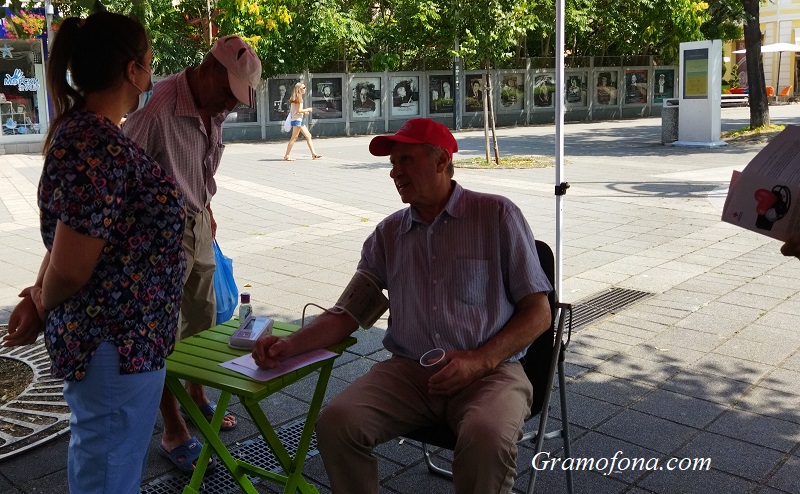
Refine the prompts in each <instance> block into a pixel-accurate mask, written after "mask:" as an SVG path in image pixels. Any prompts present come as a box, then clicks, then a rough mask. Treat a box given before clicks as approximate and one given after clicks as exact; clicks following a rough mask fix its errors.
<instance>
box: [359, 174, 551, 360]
mask: <svg viewBox="0 0 800 494" xmlns="http://www.w3.org/2000/svg"><path fill="white" fill-rule="evenodd" d="M358 269H365V270H367V271H369V272H370V273H372V274H374V275H375V276H376V277H377V278H378V279H379V280H380V282H381V283H382V285H383V286H384V287H386V289H387V290H388V292H389V326H388V328H387V331H386V336H385V337H384V339H383V344H384V346H385V347H386V349H387V350H389V351H390V352H392V353H393V354H395V355H400V356H403V357H408V358H412V359H419V357H421V356H422V354H423V353H425V352H426V351H428V350H430V349H432V348H436V347H440V348H444V349H445V350H473V349H476V348H479V347H480V346H481V345H483V344H484V343H486V342H487V341H488V340H489V339H491V338H492V336H494V335H495V334H497V333H498V332H499V331H500V330H501V329H502V328H503V326H504V325H505V324H506V322H508V320H509V319H510V318H511V316H512V315H513V314H514V305H515V304H516V303H517V302H519V301H520V300H521V299H522V298H523V297H525V296H526V295H529V294H532V293H538V292H549V291H550V290H551V289H552V287H551V285H550V282H549V281H548V279H547V276H546V275H545V273H544V271H542V268H541V266H540V265H539V258H538V256H537V254H536V245H535V243H534V239H533V234H532V233H531V229H530V227H529V226H528V223H527V222H526V221H525V218H524V217H523V215H522V212H521V211H520V210H519V208H518V207H517V206H516V205H515V204H514V203H512V202H511V201H510V200H508V199H506V198H505V197H502V196H497V195H491V194H483V193H479V192H473V191H470V190H466V189H464V188H462V187H461V186H460V185H459V184H457V183H456V184H455V188H454V190H453V193H452V195H451V197H450V200H449V201H448V203H447V205H446V206H445V209H444V210H443V211H442V212H441V213H440V214H439V216H437V217H436V219H435V220H434V221H433V223H431V224H427V223H425V222H423V221H422V220H421V219H420V217H419V215H418V214H417V211H416V210H415V209H414V208H413V207H409V208H406V209H403V210H400V211H397V212H396V213H393V214H392V215H390V216H389V217H387V218H386V219H384V220H383V221H381V222H380V223H379V224H378V226H377V227H376V228H375V231H374V232H373V233H372V234H371V235H370V236H369V237H368V238H367V240H366V241H365V242H364V246H363V248H362V250H361V261H360V262H359V264H358ZM524 353H525V352H524V351H522V352H520V353H519V354H517V355H514V356H513V357H512V358H511V359H510V360H512V361H514V360H519V359H520V358H521V357H522V356H523V355H524Z"/></svg>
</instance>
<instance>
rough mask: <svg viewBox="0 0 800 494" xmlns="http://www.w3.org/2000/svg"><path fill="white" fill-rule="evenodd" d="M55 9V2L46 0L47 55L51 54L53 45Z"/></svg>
mask: <svg viewBox="0 0 800 494" xmlns="http://www.w3.org/2000/svg"><path fill="white" fill-rule="evenodd" d="M54 13H55V10H54V9H53V2H51V1H50V0H44V17H45V21H46V22H47V24H46V26H45V27H46V29H47V56H48V57H49V56H50V47H51V46H53V14H54Z"/></svg>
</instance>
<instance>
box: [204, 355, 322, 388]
mask: <svg viewBox="0 0 800 494" xmlns="http://www.w3.org/2000/svg"><path fill="white" fill-rule="evenodd" d="M337 355H338V353H335V352H331V351H330V350H325V349H322V350H312V351H310V352H306V353H303V354H300V355H295V356H294V357H291V358H288V359H286V360H284V361H283V362H282V363H281V365H279V366H277V367H275V368H274V369H259V368H258V366H257V365H256V362H255V361H254V360H253V356H252V355H251V354H249V353H248V354H247V355H242V356H241V357H237V358H235V359H233V360H228V361H227V362H222V363H221V364H219V365H221V366H222V367H225V368H226V369H230V370H232V371H235V372H238V373H240V374H244V375H245V376H248V377H252V378H253V379H255V380H256V381H269V380H270V379H275V378H276V377H278V376H282V375H284V374H288V373H289V372H292V371H295V370H297V369H302V368H303V367H305V366H307V365H309V364H313V363H314V362H319V361H320V360H325V359H329V358H331V357H335V356H337Z"/></svg>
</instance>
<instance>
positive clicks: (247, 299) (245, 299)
mask: <svg viewBox="0 0 800 494" xmlns="http://www.w3.org/2000/svg"><path fill="white" fill-rule="evenodd" d="M241 302H242V303H243V304H249V303H250V294H249V293H247V292H242V294H241Z"/></svg>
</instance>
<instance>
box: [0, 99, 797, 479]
mask: <svg viewBox="0 0 800 494" xmlns="http://www.w3.org/2000/svg"><path fill="white" fill-rule="evenodd" d="M798 108H799V107H798V106H794V105H786V106H775V107H772V108H771V109H770V110H771V115H772V119H773V121H774V122H775V123H784V124H790V123H797V116H798V114H799V112H798ZM722 118H723V130H726V129H733V128H739V127H743V126H745V125H747V123H748V119H749V113H748V109H747V108H744V109H740V108H730V109H723V110H722ZM498 135H499V147H500V150H501V152H502V153H505V154H537V155H552V154H553V149H554V128H553V127H552V126H537V127H515V128H502V129H498ZM565 136H566V137H565V140H566V160H567V165H566V167H565V170H564V180H566V181H568V182H569V183H570V185H571V187H570V189H569V192H568V193H567V195H566V196H565V198H564V203H563V210H564V229H563V236H562V239H563V243H564V249H563V271H562V275H563V280H564V281H563V290H562V300H563V301H566V302H571V303H573V304H580V303H581V301H582V300H586V299H587V298H590V297H592V296H594V295H596V294H598V293H601V292H603V291H605V290H608V289H609V288H612V287H617V288H624V289H631V290H639V291H644V292H648V293H651V294H652V295H651V296H649V297H647V298H645V299H643V300H641V301H639V302H637V303H635V304H633V305H631V306H628V307H627V308H625V309H623V310H620V311H618V312H617V313H614V314H612V315H609V316H607V317H604V318H601V319H598V320H595V321H593V322H592V323H591V324H588V325H586V326H583V327H581V328H580V330H578V331H577V332H576V333H575V334H573V337H572V341H571V344H570V346H569V351H568V354H567V374H568V383H567V386H566V387H567V397H568V403H569V421H570V424H571V428H572V453H573V455H574V456H576V457H583V458H595V459H596V460H599V459H601V458H611V457H613V456H614V455H615V454H617V455H618V458H627V459H634V458H645V459H650V458H657V459H659V461H660V465H661V466H662V467H664V466H665V465H666V462H667V460H668V459H670V458H673V457H675V458H679V459H681V458H690V459H693V458H710V459H711V468H710V470H707V471H691V470H689V471H678V470H676V471H668V470H667V469H666V468H664V469H660V470H635V469H632V468H625V467H624V465H625V463H622V462H620V463H618V466H620V467H622V468H618V469H615V471H613V472H611V473H609V472H608V469H606V470H605V471H578V472H575V486H576V492H580V493H637V494H641V493H665V494H666V493H669V494H674V493H764V494H776V493H797V492H800V475H798V473H799V472H800V384H798V383H800V334H798V333H797V331H796V328H797V320H798V314H800V262H799V261H798V260H797V259H794V258H785V257H783V256H782V255H781V254H780V252H779V246H780V243H779V242H776V241H773V240H770V239H768V238H767V237H764V236H761V235H758V234H755V233H752V232H748V231H745V230H742V229H738V228H735V227H733V226H731V225H728V224H725V223H722V222H720V220H719V218H720V212H721V207H722V202H723V201H724V197H725V192H726V184H727V182H728V180H729V178H730V175H731V171H732V170H734V169H742V168H743V167H744V166H745V165H746V164H747V162H748V161H749V160H750V159H751V158H752V157H753V156H754V155H755V154H756V153H757V152H758V150H759V149H760V148H761V147H762V146H759V145H730V146H727V147H723V148H717V149H686V148H674V147H669V146H662V145H661V144H660V142H659V141H660V136H661V121H660V119H654V118H645V119H638V120H624V121H605V122H591V123H572V124H568V125H567V126H566V127H565ZM456 137H457V140H458V145H459V149H460V150H461V151H460V152H459V154H458V155H457V157H464V156H481V155H482V154H483V145H484V138H483V133H482V131H479V130H468V131H462V132H458V133H457V134H456ZM369 140H370V136H355V137H337V138H320V139H318V140H317V142H316V147H317V149H318V150H319V151H320V152H321V153H322V154H323V155H324V159H321V160H313V161H312V160H311V157H310V155H308V154H305V149H304V147H303V146H299V147H297V150H298V154H297V156H296V158H297V161H294V162H291V163H287V162H284V161H282V159H281V158H282V156H283V152H284V149H285V142H283V141H281V142H259V143H231V144H228V145H227V148H226V150H225V154H224V157H223V162H222V165H221V167H220V170H219V173H218V175H217V178H218V180H217V182H218V186H219V192H218V194H217V196H216V197H215V199H214V201H213V207H214V214H215V218H216V220H217V222H218V224H219V230H218V239H219V241H220V245H221V247H222V249H223V251H224V252H225V253H226V254H227V255H228V256H230V257H231V258H233V262H234V271H235V275H236V278H237V282H238V283H239V285H240V289H242V288H243V287H244V285H245V284H250V285H252V287H248V290H249V291H250V292H251V294H252V301H253V308H254V310H255V312H256V313H259V314H264V315H269V316H271V317H274V318H276V319H280V320H288V321H293V322H299V321H300V316H301V313H302V311H303V306H304V305H305V304H307V303H309V302H314V303H317V304H320V305H330V304H332V303H333V302H335V300H336V299H337V298H338V295H339V293H340V292H341V290H342V287H343V286H344V285H345V284H346V283H347V281H348V280H349V278H350V276H351V274H352V272H353V270H354V268H355V265H356V262H357V260H358V257H359V252H360V247H361V243H362V241H363V240H364V238H365V237H366V236H367V235H368V234H369V232H370V231H371V229H372V228H373V227H374V226H375V224H376V223H377V222H378V221H380V220H381V219H382V218H384V217H385V216H386V215H387V214H389V213H391V212H393V211H395V210H397V209H399V208H401V207H402V204H401V203H400V201H399V198H398V196H397V193H396V191H395V190H394V188H393V186H392V183H391V181H390V179H389V177H388V173H389V166H388V161H387V159H386V158H376V157H373V156H371V155H369V153H368V151H367V145H368V142H369ZM41 163H42V159H41V157H40V156H36V155H5V156H0V323H5V322H7V320H8V316H9V314H10V311H11V309H12V308H13V305H14V304H15V300H16V295H17V293H18V292H19V291H20V290H21V289H22V288H23V287H25V286H27V285H28V284H29V283H30V282H31V281H32V280H33V279H34V278H35V275H36V271H37V269H38V265H39V261H40V259H41V255H42V252H43V247H42V244H41V239H40V236H39V232H38V228H37V225H38V222H37V218H38V217H37V207H36V185H37V183H38V177H39V173H40V171H41ZM455 178H456V180H458V181H459V182H460V183H461V184H462V185H464V186H465V187H467V188H472V189H476V190H481V191H488V192H494V193H500V194H503V195H506V196H508V197H510V198H511V199H513V200H514V201H515V202H516V203H517V204H518V205H519V206H520V207H521V208H522V210H523V211H524V212H525V214H526V216H527V218H528V221H529V222H530V224H531V227H532V229H533V231H534V234H535V235H536V237H537V238H539V239H541V240H545V241H546V242H548V243H550V245H551V246H554V245H555V242H556V233H557V232H556V226H555V201H554V196H553V185H554V171H553V169H552V168H547V169H529V170H500V171H487V170H474V169H457V170H456V175H455ZM312 312H313V310H312ZM385 327H386V319H385V318H384V319H381V320H379V321H378V323H377V324H376V327H375V328H373V329H371V330H369V331H359V332H358V333H357V334H356V336H357V338H358V340H359V342H358V344H357V345H356V346H355V347H353V348H351V349H350V351H349V352H348V353H347V354H345V355H344V356H343V358H341V359H340V360H339V361H338V363H337V367H336V368H335V370H334V373H333V376H332V378H331V382H330V385H329V389H328V399H329V398H330V397H331V396H334V395H335V394H336V393H338V392H339V391H341V390H342V389H343V388H344V387H345V386H346V385H347V383H348V382H350V381H352V380H353V379H355V378H356V377H357V376H359V375H361V374H362V373H363V372H364V371H365V370H367V369H368V368H369V367H370V366H371V365H372V364H373V363H374V362H376V361H379V360H382V359H385V358H386V357H387V352H386V351H384V350H383V349H382V346H381V337H382V328H385ZM311 385H312V383H311V382H310V381H302V382H300V383H298V384H295V385H293V386H290V387H289V388H287V389H286V390H284V392H282V393H280V394H277V395H275V396H272V397H270V398H269V399H267V400H265V401H264V404H263V407H264V409H265V411H266V412H267V415H268V416H270V417H271V418H272V419H273V421H274V423H275V424H277V425H281V424H287V423H290V422H292V421H294V420H296V419H297V418H298V417H302V416H303V415H304V412H305V408H306V406H307V403H308V401H309V400H310V392H311V391H310V390H311ZM556 398H557V394H555V395H554V400H553V407H552V409H551V412H550V416H551V419H550V422H549V423H550V428H551V429H552V428H557V427H558V426H559V424H560V416H561V415H560V405H559V403H558V400H557V399H556ZM231 410H232V411H233V412H234V413H236V414H237V415H238V419H239V422H240V424H241V425H240V427H239V428H237V429H236V430H235V431H233V432H230V433H226V434H223V439H224V440H225V441H227V442H229V443H231V444H233V443H236V442H242V441H244V440H247V439H249V438H252V437H253V436H254V435H255V429H254V427H253V424H252V423H251V422H250V420H249V417H248V416H247V415H246V414H245V415H242V414H243V413H245V412H244V410H243V408H241V406H240V405H238V403H235V402H234V404H233V406H232V408H231ZM534 422H535V421H531V422H530V423H529V424H528V425H527V428H531V427H533V426H534ZM160 431H161V424H160V423H159V424H158V425H157V427H156V430H155V431H154V432H153V438H152V448H151V452H152V453H153V454H151V455H150V459H149V463H148V469H147V474H146V479H145V481H146V482H150V481H152V480H154V479H158V478H162V477H163V476H164V475H169V474H174V473H175V472H176V471H175V470H174V469H172V468H170V465H169V464H168V463H167V462H166V461H165V460H164V459H162V458H161V457H160V456H159V455H157V454H155V445H156V444H157V441H158V439H159V435H160ZM67 442H68V437H66V436H65V437H62V438H59V439H57V440H54V441H52V442H50V443H48V444H47V445H45V446H42V447H39V448H36V449H34V450H32V451H29V452H26V453H24V454H21V455H17V456H14V457H12V458H9V459H6V460H5V461H3V462H2V464H0V493H8V494H11V493H15V494H19V493H34V492H36V493H56V492H67V490H68V489H67V486H66V471H65V468H66V451H67ZM545 450H547V451H551V452H552V454H553V456H560V455H561V454H562V453H563V451H562V449H561V444H560V441H557V440H556V441H551V442H548V443H546V444H545ZM617 452H620V453H617ZM376 454H377V455H378V456H379V457H380V462H379V463H380V477H381V491H382V492H387V493H428V492H452V490H453V488H452V484H451V483H450V482H448V481H445V480H442V479H439V478H436V477H433V476H431V475H430V474H428V472H427V470H426V469H425V467H424V465H423V464H422V461H421V460H422V458H421V454H420V448H419V445H418V444H416V443H414V442H411V441H405V442H402V443H401V442H399V441H392V442H390V443H387V444H384V445H382V446H380V447H378V448H377V449H376ZM439 456H441V457H443V458H447V457H448V453H447V452H439ZM531 456H532V449H531V447H530V445H523V446H521V448H520V453H519V460H518V471H519V475H518V479H517V482H516V485H515V491H519V492H523V491H524V489H525V488H526V487H527V483H528V472H529V471H530V469H531V467H530V462H531ZM304 473H305V475H306V477H307V478H308V480H309V481H310V482H311V483H312V484H314V485H316V486H317V487H318V489H319V490H320V492H322V493H325V492H329V489H328V481H327V477H326V475H325V471H324V468H323V467H322V463H321V460H320V458H319V456H315V457H313V458H311V459H310V460H309V461H308V462H307V463H306V468H305V471H304ZM121 474H123V473H121ZM257 488H258V489H259V491H260V492H279V490H278V487H277V486H276V485H274V484H268V483H261V484H258V486H257ZM536 491H537V492H540V493H550V492H565V481H564V474H563V472H561V471H560V469H556V470H554V471H542V472H540V473H539V475H538V480H537V486H536Z"/></svg>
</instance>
